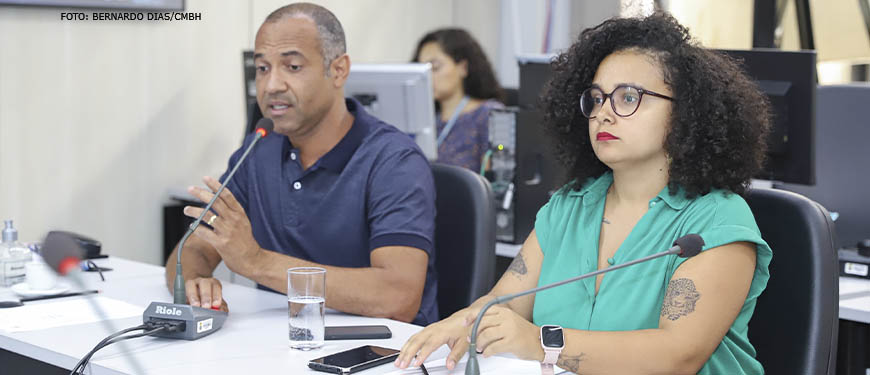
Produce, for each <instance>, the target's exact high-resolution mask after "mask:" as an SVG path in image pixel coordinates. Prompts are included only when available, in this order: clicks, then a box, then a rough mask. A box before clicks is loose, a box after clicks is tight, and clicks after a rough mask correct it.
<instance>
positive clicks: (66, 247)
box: [40, 231, 145, 374]
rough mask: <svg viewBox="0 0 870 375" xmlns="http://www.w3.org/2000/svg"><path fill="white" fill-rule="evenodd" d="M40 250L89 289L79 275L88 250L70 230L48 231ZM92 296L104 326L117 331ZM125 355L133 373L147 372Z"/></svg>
mask: <svg viewBox="0 0 870 375" xmlns="http://www.w3.org/2000/svg"><path fill="white" fill-rule="evenodd" d="M40 252H41V254H42V258H43V259H45V262H46V263H48V265H49V267H51V269H53V270H54V271H55V272H57V273H58V274H59V275H61V276H69V279H70V280H72V281H73V282H74V283H75V284H76V286H77V287H78V288H79V289H81V290H85V289H87V288H86V287H85V282H84V280H82V279H81V277H80V276H79V274H80V272H81V268H80V267H79V262H81V260H82V258H84V255H85V254H86V252H85V249H84V248H83V247H82V245H80V244H79V242H78V241H76V239H75V238H73V236H72V235H71V234H70V233H69V232H63V231H51V232H48V234H47V235H46V236H45V240H44V241H43V242H42V248H41V250H40ZM92 296H93V295H90V296H87V297H85V299H87V301H88V303H89V304H90V305H91V309H93V310H94V312H95V313H96V314H97V316H98V317H100V322H102V324H103V326H104V327H105V328H106V330H108V331H109V332H115V331H117V330H118V329H117V327H115V324H114V321H113V320H110V319H109V318H108V317H107V315H106V313H105V312H104V311H103V309H102V307H100V305H99V304H98V303H95V302H94V300H93V298H91V297H92ZM119 345H120V346H121V347H122V353H127V352H129V351H130V349H129V348H128V347H127V343H126V342H119ZM124 357H125V358H126V359H127V362H129V364H130V367H132V368H133V373H135V374H144V373H145V371H144V370H143V369H142V366H141V365H140V364H139V362H138V361H136V359H135V358H133V356H129V355H127V356H124ZM82 371H84V370H82Z"/></svg>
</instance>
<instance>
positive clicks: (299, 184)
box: [293, 181, 302, 190]
mask: <svg viewBox="0 0 870 375" xmlns="http://www.w3.org/2000/svg"><path fill="white" fill-rule="evenodd" d="M293 188H294V189H296V190H299V189H302V183H301V182H299V181H296V182H294V183H293Z"/></svg>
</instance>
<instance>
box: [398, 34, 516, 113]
mask: <svg viewBox="0 0 870 375" xmlns="http://www.w3.org/2000/svg"><path fill="white" fill-rule="evenodd" d="M430 42H435V43H438V45H439V46H441V49H442V50H444V53H445V54H447V56H450V58H451V59H453V61H454V62H456V63H460V62H462V61H466V62H467V63H468V74H467V75H466V76H465V79H464V80H462V89H463V90H464V91H465V93H466V94H467V95H468V96H470V97H472V98H475V99H482V100H486V99H495V100H498V101H503V100H504V93H503V92H502V89H501V86H500V85H499V84H498V80H497V79H496V78H495V73H493V71H492V65H491V64H490V63H489V59H487V58H486V54H485V53H483V48H480V44H478V43H477V41H476V40H474V38H473V37H472V36H471V34H469V33H468V31H465V30H463V29H459V28H446V29H438V30H434V31H432V32H429V33H428V34H426V35H424V36H423V37H422V38H420V41H419V42H417V49H416V50H415V51H414V56H413V58H412V59H411V61H412V62H419V61H420V51H421V50H422V49H423V46H424V45H425V44H426V43H430Z"/></svg>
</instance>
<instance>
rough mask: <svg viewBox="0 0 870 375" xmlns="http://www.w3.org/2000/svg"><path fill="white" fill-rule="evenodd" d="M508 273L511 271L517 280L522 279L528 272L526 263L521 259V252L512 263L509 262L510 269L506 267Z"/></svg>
mask: <svg viewBox="0 0 870 375" xmlns="http://www.w3.org/2000/svg"><path fill="white" fill-rule="evenodd" d="M508 271H511V272H513V273H514V275H516V277H518V278H522V276H523V275H525V274H526V273H527V272H528V270H527V269H526V261H525V260H524V259H523V252H522V251H521V252H519V253H518V254H517V256H516V257H514V261H513V262H511V265H510V267H508Z"/></svg>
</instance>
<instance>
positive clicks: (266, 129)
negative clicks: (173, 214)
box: [172, 117, 275, 305]
mask: <svg viewBox="0 0 870 375" xmlns="http://www.w3.org/2000/svg"><path fill="white" fill-rule="evenodd" d="M274 127H275V124H274V123H273V122H272V120H271V119H269V118H265V117H264V118H261V119H260V120H259V121H257V130H255V132H256V133H257V134H256V135H255V136H254V140H253V141H252V142H251V144H250V145H248V148H247V149H245V152H244V153H243V154H242V157H241V158H239V161H237V162H236V165H234V166H233V169H232V170H230V174H228V175H227V178H226V179H225V180H224V182H223V183H222V184H221V187H220V188H219V189H218V190H217V192H215V194H214V197H212V198H211V201H209V202H208V204H207V205H206V206H205V208H204V209H203V210H202V213H201V214H199V217H198V218H196V221H194V222H193V223H191V224H190V226H189V227H188V228H187V232H185V233H184V236H182V237H181V241H180V242H179V243H178V257H177V260H176V262H175V283H174V285H173V287H172V290H173V292H172V294H173V296H174V298H173V302H174V303H175V304H178V305H186V304H187V292H186V291H185V289H184V276H182V274H181V250H182V249H184V243H185V242H187V238H188V237H190V235H191V234H193V231H194V230H196V228H197V227H199V224H200V223H202V218H203V217H204V216H205V214H206V213H207V212H208V211H209V210H210V209H211V206H212V205H213V204H214V202H215V201H216V200H217V199H218V197H219V196H220V195H221V192H222V191H224V188H225V187H226V186H227V183H229V182H230V179H232V178H233V175H234V174H236V170H237V169H239V166H240V165H242V162H244V161H245V158H246V157H248V153H249V152H251V149H253V148H254V145H256V144H257V142H258V141H259V140H260V139H262V138H263V137H265V136H266V134H268V133H270V132H272V129H274Z"/></svg>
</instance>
